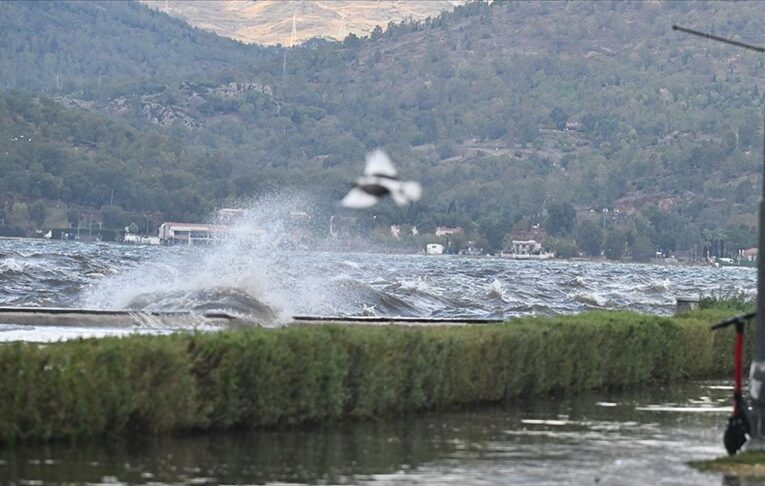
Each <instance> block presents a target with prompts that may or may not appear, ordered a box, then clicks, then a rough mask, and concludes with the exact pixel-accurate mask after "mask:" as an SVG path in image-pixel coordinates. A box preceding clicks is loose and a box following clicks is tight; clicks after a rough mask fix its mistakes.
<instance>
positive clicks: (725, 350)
mask: <svg viewBox="0 0 765 486" xmlns="http://www.w3.org/2000/svg"><path fill="white" fill-rule="evenodd" d="M729 315H730V312H729V311H727V310H704V311H699V312H695V313H690V314H686V315H684V316H682V317H675V318H662V317H656V316H647V315H640V314H635V313H628V312H590V313H585V314H580V315H577V316H566V317H555V318H523V319H514V320H512V321H510V322H508V323H506V324H501V325H486V326H474V327H437V328H413V327H361V326H356V327H350V326H321V327H292V328H284V329H276V330H264V329H244V330H236V331H230V332H221V333H206V334H179V335H172V336H133V337H129V338H121V339H120V338H105V339H90V340H82V341H74V342H64V343H57V344H52V345H37V344H23V343H18V344H9V345H3V346H0V441H3V442H13V441H18V440H46V439H53V438H77V437H87V436H98V435H104V434H106V435H108V434H117V435H123V434H130V433H160V432H167V431H179V430H190V429H211V428H214V429H223V428H231V427H260V426H275V425H283V424H299V423H306V422H318V421H324V420H339V419H347V418H367V417H377V416H385V415H390V414H398V413H404V412H410V411H416V410H424V409H442V408H447V407H455V406H459V405H461V404H467V403H476V402H501V401H510V400H514V399H518V398H522V397H526V396H530V395H538V394H549V393H576V392H580V391H583V390H590V389H598V388H621V387H628V386H632V385H638V384H645V383H651V382H670V381H673V380H683V379H688V378H708V377H719V376H723V375H724V374H725V373H727V372H728V371H729V369H730V366H731V359H730V349H731V343H732V340H733V334H732V332H718V333H712V332H710V331H709V324H710V323H712V322H715V321H717V320H720V319H722V318H725V317H728V316H729Z"/></svg>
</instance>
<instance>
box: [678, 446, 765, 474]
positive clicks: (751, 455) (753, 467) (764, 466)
mask: <svg viewBox="0 0 765 486" xmlns="http://www.w3.org/2000/svg"><path fill="white" fill-rule="evenodd" d="M690 465H691V466H693V467H695V468H696V469H698V470H700V471H714V472H721V473H724V474H731V475H734V476H738V477H747V478H765V451H746V452H742V453H740V454H737V455H735V456H727V457H721V458H718V459H713V460H711V461H695V462H691V463H690Z"/></svg>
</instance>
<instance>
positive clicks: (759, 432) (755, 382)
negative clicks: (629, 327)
mask: <svg viewBox="0 0 765 486" xmlns="http://www.w3.org/2000/svg"><path fill="white" fill-rule="evenodd" d="M764 113H765V112H764ZM763 123H765V116H764V118H763ZM762 160H763V175H762V194H761V195H760V237H759V243H758V245H757V318H756V321H755V323H756V327H755V331H754V356H753V357H752V367H751V368H750V371H749V397H750V398H751V400H752V406H753V410H752V423H751V426H752V432H751V434H752V440H753V443H751V444H750V447H752V446H754V447H757V448H760V449H761V448H765V442H763V440H764V439H765V390H763V388H762V385H763V383H765V258H763V256H765V251H763V249H765V124H764V125H763V155H762Z"/></svg>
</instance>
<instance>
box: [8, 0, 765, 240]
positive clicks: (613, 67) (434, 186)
mask: <svg viewBox="0 0 765 486" xmlns="http://www.w3.org/2000/svg"><path fill="white" fill-rule="evenodd" d="M37 5H38V4H37V3H31V2H30V3H3V4H0V10H2V11H3V12H2V14H3V15H0V31H2V32H3V33H2V34H0V80H2V81H3V85H5V86H14V87H16V88H23V89H26V90H29V91H33V92H36V93H49V94H56V95H58V96H62V97H64V98H65V99H67V100H70V102H73V100H77V99H87V100H90V101H92V104H91V105H90V106H92V107H93V109H96V110H98V111H101V112H103V113H105V114H106V115H107V116H108V117H110V118H117V119H119V120H124V121H125V122H127V123H130V125H132V127H133V129H134V130H135V133H137V134H155V133H160V134H164V136H166V137H168V140H173V141H174V143H177V144H179V145H180V146H182V147H183V150H184V151H186V153H188V154H192V159H194V160H197V159H196V157H199V159H198V160H204V158H205V157H207V155H205V154H214V156H215V158H216V160H218V161H220V163H221V166H222V167H230V175H229V176H227V180H228V183H227V184H226V185H225V186H224V187H225V189H221V190H220V191H218V192H215V191H207V192H205V193H200V192H198V191H195V190H194V189H190V190H192V191H195V193H196V194H197V196H198V197H201V198H204V199H208V198H209V199H210V200H216V199H217V198H224V197H226V196H230V197H233V196H241V195H246V194H253V193H257V192H258V191H262V190H264V188H273V187H279V186H282V185H291V186H294V185H307V184H310V185H311V187H313V188H314V189H316V190H317V191H319V192H322V193H323V194H325V197H326V200H327V201H334V200H337V199H338V198H339V197H340V195H341V194H342V192H343V191H344V190H345V189H346V188H347V183H348V182H349V181H350V180H351V179H352V174H355V173H357V172H358V171H359V170H360V168H361V167H360V166H361V162H360V161H361V160H362V159H363V154H364V153H365V151H367V150H369V149H371V148H373V147H376V146H384V147H385V148H387V149H388V150H389V151H390V152H391V153H392V155H393V157H394V159H395V160H396V161H397V162H398V163H399V165H400V168H401V170H402V173H403V174H405V175H406V176H407V177H414V178H418V179H420V180H422V182H423V184H424V187H425V191H426V192H425V200H424V201H423V202H422V203H421V204H417V205H415V206H414V207H413V208H409V209H407V210H404V211H402V210H399V209H397V208H395V207H393V206H388V205H385V206H381V207H379V208H377V210H376V211H375V215H376V216H378V218H376V221H385V222H401V223H412V224H418V225H420V226H422V227H424V228H431V227H433V226H434V225H436V224H444V225H453V224H459V225H462V226H465V227H466V228H470V229H471V231H474V232H475V233H477V235H476V236H479V237H482V238H483V239H484V240H485V243H486V244H487V245H489V246H492V247H499V246H501V245H502V239H503V237H504V236H505V235H506V234H507V233H509V232H511V231H513V230H518V229H529V228H531V227H532V226H534V225H536V224H542V225H543V226H544V225H547V226H548V231H549V233H551V234H553V235H554V236H556V238H558V239H559V240H561V241H562V242H563V243H561V244H565V242H567V241H571V240H574V239H576V241H577V244H579V243H580V242H581V241H585V240H587V236H588V235H590V234H593V233H597V234H596V235H595V237H594V238H592V239H593V240H594V241H596V242H599V243H598V245H600V246H599V247H598V249H597V251H599V250H600V249H601V248H602V245H603V244H605V243H606V242H607V241H608V240H609V238H610V239H611V243H612V246H616V247H618V248H620V249H621V250H622V251H623V250H624V249H625V248H632V247H634V246H635V244H636V242H637V235H640V236H644V237H645V238H648V239H649V244H648V245H646V244H643V246H644V247H646V246H653V247H655V248H658V249H662V250H665V251H668V252H671V251H680V250H686V251H690V250H692V249H694V248H696V249H700V248H701V246H702V245H703V244H704V243H705V240H709V239H713V238H716V239H728V240H729V241H731V240H733V241H735V245H734V246H747V245H750V244H752V243H753V239H754V227H755V219H754V214H755V211H756V201H757V199H758V196H759V195H758V192H757V188H758V185H757V184H756V182H757V177H758V172H759V169H760V155H759V152H760V136H759V133H760V127H761V113H762V111H761V110H762V106H763V96H762V92H763V74H765V71H764V68H765V64H763V60H762V59H761V58H759V57H757V55H755V54H750V53H747V52H745V51H741V50H736V49H734V48H730V47H727V46H723V45H719V44H714V43H709V42H705V41H703V40H700V39H695V38H689V37H687V36H683V35H680V34H678V33H676V32H673V31H672V30H671V25H672V23H679V24H682V25H688V26H691V27H697V28H700V29H703V30H710V31H713V32H716V33H720V34H725V35H733V36H736V37H738V38H741V39H742V40H744V39H745V40H747V41H750V42H755V43H757V42H761V43H765V42H762V41H764V40H765V39H763V38H762V34H761V29H760V28H759V26H761V25H762V23H763V21H765V11H763V9H762V8H761V7H760V5H759V4H757V3H736V4H729V3H723V2H720V3H717V2H704V3H696V2H690V3H686V2H588V3H585V2H571V3H550V2H540V3H531V2H518V3H516V2H494V3H492V4H491V5H489V4H486V3H471V4H468V5H465V6H462V7H458V8H457V9H455V11H454V12H451V13H444V14H442V15H440V16H438V17H437V18H435V19H431V20H429V21H425V22H403V23H400V24H395V25H391V26H389V28H388V29H386V30H382V29H376V30H375V31H374V32H373V33H372V34H371V35H370V37H369V38H368V39H359V38H357V37H355V36H349V37H348V38H346V39H345V41H344V42H343V43H333V42H326V41H316V42H310V43H308V44H307V45H304V46H302V47H299V48H293V49H289V50H287V52H286V57H285V50H283V49H282V48H279V47H273V48H262V47H252V46H244V45H240V44H237V43H235V42H232V41H228V40H225V39H220V38H217V37H215V36H214V35H211V34H205V33H201V32H198V31H195V30H193V29H191V28H189V27H187V26H185V25H183V24H181V23H180V22H179V21H177V20H173V19H170V18H168V17H166V16H164V15H162V14H159V13H156V12H151V11H150V10H149V9H147V8H145V7H141V6H140V5H138V4H133V3H92V2H87V3H82V4H79V3H69V2H66V3H51V4H44V5H42V6H39V7H38V6H37ZM38 10H39V11H41V12H43V13H45V15H42V14H40V13H39V12H38ZM94 16H100V17H97V18H99V21H97V22H96V21H95V20H94ZM57 19H69V20H71V23H70V22H59V21H58V20H57ZM75 19H80V20H81V21H82V22H83V25H85V26H86V27H84V28H83V29H82V30H81V31H80V30H77V29H75V28H72V27H71V26H73V25H79V24H78V23H77V22H76V21H75ZM8 26H10V27H11V28H12V30H13V31H14V32H16V34H7V30H8V29H7V28H6V27H8ZM88 26H90V27H88ZM35 30H36V31H38V32H44V35H41V36H38V37H39V38H40V39H36V40H34V41H33V42H29V43H25V42H22V41H21V39H22V38H23V36H27V37H29V36H31V34H30V32H32V31H35ZM101 31H111V34H112V35H111V37H108V36H105V35H104V34H103V32H101ZM157 39H162V40H163V42H164V44H165V45H174V46H175V49H174V51H173V54H172V56H170V55H169V54H167V52H166V51H163V50H162V49H159V48H158V47H157V46H158V42H157ZM126 44H129V45H130V48H129V49H127V48H125V47H124V46H125V45H126ZM93 52H95V53H96V55H93V56H90V55H89V54H90V53H93ZM30 60H35V61H37V64H35V63H33V62H31V61H30ZM285 60H286V62H285ZM38 66H39V67H38ZM99 74H101V78H100V82H99V81H98V78H97V77H98V75H99ZM56 76H58V79H59V81H58V82H56V81H55V80H56V79H57V78H56ZM43 80H44V81H43ZM61 80H63V81H61ZM121 123H124V122H121ZM43 167H45V165H43ZM189 170H190V171H191V172H193V170H196V169H189ZM227 170H228V169H227ZM191 172H190V173H191ZM198 174H201V172H199V173H198ZM189 187H190V188H193V187H194V186H193V185H189ZM45 195H47V194H44V196H45ZM125 204H127V203H125ZM151 204H155V203H151ZM179 204H180V203H179ZM210 205H211V204H210V202H209V201H206V204H202V206H205V207H206V206H210ZM565 205H571V206H573V207H575V208H576V209H577V211H576V217H577V219H578V223H577V224H576V225H569V224H555V225H554V224H553V223H554V222H556V218H555V217H552V216H555V215H556V214H569V212H568V211H556V210H553V211H551V210H550V209H551V208H557V209H560V208H561V207H565ZM604 208H605V209H609V213H608V214H609V217H608V219H607V220H604V221H601V217H602V210H603V209H604ZM131 209H132V207H131ZM136 209H138V210H142V207H136ZM154 209H158V207H156V206H155V208H154ZM617 210H618V212H617ZM591 213H594V214H593V215H592V216H590V214H591ZM370 217H371V216H370ZM558 223H560V221H558ZM595 223H598V224H595ZM600 223H603V224H600ZM603 226H605V232H604V231H603V229H604V228H603ZM710 235H712V236H710ZM559 243H560V241H559ZM643 243H645V241H643ZM732 244H733V243H732ZM564 246H565V245H564ZM579 246H580V249H582V246H581V244H580V245H579ZM594 251H595V250H593V252H594ZM646 253H651V252H650V251H648V252H646Z"/></svg>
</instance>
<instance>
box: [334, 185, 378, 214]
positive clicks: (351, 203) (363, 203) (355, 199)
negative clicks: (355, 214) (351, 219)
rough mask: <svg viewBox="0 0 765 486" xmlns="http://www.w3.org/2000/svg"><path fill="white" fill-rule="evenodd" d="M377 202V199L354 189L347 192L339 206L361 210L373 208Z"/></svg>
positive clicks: (356, 188)
mask: <svg viewBox="0 0 765 486" xmlns="http://www.w3.org/2000/svg"><path fill="white" fill-rule="evenodd" d="M377 201H379V198H378V197H375V196H373V195H371V194H369V193H367V192H364V191H363V190H361V189H359V188H358V187H354V188H353V189H351V190H350V191H348V194H346V195H345V197H344V198H343V200H342V201H340V204H342V205H343V206H345V207H346V208H354V209H363V208H369V207H372V206H374V205H375V204H377Z"/></svg>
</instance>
